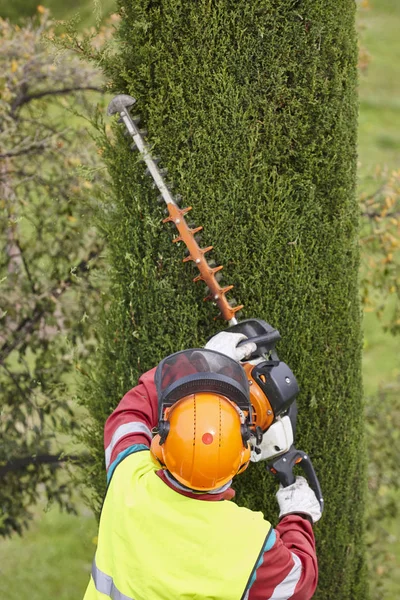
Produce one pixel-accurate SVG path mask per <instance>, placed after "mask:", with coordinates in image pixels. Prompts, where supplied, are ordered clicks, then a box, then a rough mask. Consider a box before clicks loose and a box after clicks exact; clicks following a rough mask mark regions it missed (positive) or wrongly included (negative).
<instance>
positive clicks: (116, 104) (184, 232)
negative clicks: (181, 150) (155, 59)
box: [107, 94, 243, 325]
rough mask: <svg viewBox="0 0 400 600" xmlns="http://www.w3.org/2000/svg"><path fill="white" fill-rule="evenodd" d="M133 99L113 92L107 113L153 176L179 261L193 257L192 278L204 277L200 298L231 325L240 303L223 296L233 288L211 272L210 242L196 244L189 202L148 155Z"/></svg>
mask: <svg viewBox="0 0 400 600" xmlns="http://www.w3.org/2000/svg"><path fill="white" fill-rule="evenodd" d="M135 103H136V100H135V98H132V96H128V95H126V94H121V95H119V96H116V97H115V98H113V100H111V102H110V104H109V106H108V110H107V114H108V115H113V114H115V113H119V115H120V121H122V122H123V123H124V124H125V127H126V129H127V131H128V133H129V135H130V136H131V137H132V139H133V142H134V145H133V146H132V147H133V148H137V149H138V150H139V152H140V153H141V154H142V156H143V160H144V162H145V163H146V166H147V171H148V173H149V174H150V175H151V177H152V178H153V181H154V183H155V186H156V187H157V188H158V189H159V191H160V193H161V196H162V199H163V200H164V202H165V204H166V205H167V209H168V214H169V216H168V217H167V218H166V219H164V221H163V222H164V223H168V222H171V223H174V225H175V227H176V228H177V230H178V233H179V235H178V236H177V237H176V238H175V239H173V240H172V241H173V242H183V243H184V244H185V245H186V247H187V249H188V255H187V256H186V258H184V259H183V262H188V261H193V262H194V264H195V265H196V267H197V268H198V269H199V271H200V275H198V276H197V277H195V278H194V279H193V281H195V282H196V281H204V282H205V284H206V285H207V286H208V289H209V294H208V296H206V298H204V300H212V301H213V302H215V303H216V304H217V305H218V307H219V309H220V311H221V315H220V316H221V317H222V318H224V319H226V320H227V321H229V323H230V325H235V324H236V323H237V320H236V318H235V314H236V313H237V312H238V311H239V310H241V309H242V308H243V306H231V305H230V303H229V301H228V300H227V298H226V294H227V292H228V291H229V290H231V289H232V288H233V286H232V285H229V286H226V287H221V286H220V285H219V283H218V281H217V279H216V277H215V274H216V273H218V272H219V271H221V269H222V268H223V267H222V265H220V266H218V267H212V266H210V265H209V264H208V262H207V260H206V258H205V254H206V253H207V252H209V251H210V250H212V248H213V247H212V246H208V247H207V248H200V246H199V245H198V243H197V241H196V239H195V237H194V236H195V234H196V233H198V232H199V231H200V230H201V229H202V227H195V228H190V227H189V225H188V224H187V222H186V220H185V215H186V214H187V213H188V212H189V211H190V210H191V209H192V207H191V206H189V207H187V208H182V209H181V208H179V206H178V204H177V202H176V200H175V198H174V197H173V196H172V194H171V192H170V187H169V186H168V185H167V184H166V183H165V181H164V173H163V172H162V170H160V169H159V168H158V166H157V162H158V161H159V159H156V158H153V157H152V156H151V152H150V148H149V146H148V144H147V143H146V141H145V140H144V139H143V138H144V135H145V133H144V131H141V130H140V129H139V128H138V126H137V125H138V121H139V117H132V116H131V114H130V112H129V111H130V108H131V107H132V106H133V105H134V104H135Z"/></svg>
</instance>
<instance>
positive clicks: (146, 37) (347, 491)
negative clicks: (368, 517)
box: [87, 0, 367, 600]
mask: <svg viewBox="0 0 400 600" xmlns="http://www.w3.org/2000/svg"><path fill="white" fill-rule="evenodd" d="M120 6H121V14H122V22H121V26H120V30H119V36H120V42H121V45H120V46H119V51H118V53H117V54H116V55H115V56H114V57H113V58H109V59H108V62H107V64H106V66H105V68H106V71H107V72H108V75H109V77H110V80H111V81H112V86H113V90H114V91H115V92H116V93H129V94H132V95H133V96H135V97H136V98H137V99H138V103H137V111H138V112H140V114H141V116H142V122H144V126H145V127H146V129H148V131H149V140H150V142H151V144H152V145H153V149H154V154H155V155H159V156H161V157H162V163H161V165H162V166H165V167H168V171H169V179H170V181H173V182H174V184H175V188H174V191H176V192H177V193H180V194H181V195H182V196H183V198H184V206H188V205H191V206H193V211H192V213H191V215H193V220H194V221H195V224H196V225H203V226H204V235H203V244H204V245H205V246H208V245H214V246H215V251H214V257H213V258H215V259H216V261H217V264H221V263H222V264H224V265H225V269H224V271H223V273H224V280H223V281H224V282H225V283H226V284H230V283H233V284H235V290H234V292H235V296H236V297H237V299H238V301H239V300H240V303H243V304H244V305H245V309H244V314H243V317H260V318H263V319H265V320H267V321H268V322H270V323H271V324H273V325H274V326H275V327H277V328H278V329H279V331H280V332H281V335H282V338H283V339H282V342H280V344H279V348H278V350H279V355H280V356H281V358H282V359H284V360H285V361H286V362H287V363H288V364H289V365H290V366H291V368H292V370H293V371H294V372H295V374H296V377H297V378H298V381H299V384H300V387H301V393H300V396H299V399H298V405H299V420H298V440H297V446H298V447H299V448H302V449H304V450H307V452H309V453H310V455H311V457H312V459H313V461H314V464H315V467H316V469H317V472H318V474H319V477H320V481H321V485H322V488H323V491H324V497H325V503H326V510H325V514H324V516H323V519H322V521H321V522H320V524H318V525H317V527H316V533H317V541H318V556H319V564H320V583H319V588H318V592H317V594H316V596H315V597H316V598H318V599H320V600H322V599H324V600H328V599H332V598H340V599H341V600H358V599H359V600H365V598H366V597H367V592H366V576H365V569H364V548H363V511H364V486H365V475H364V447H363V407H362V386H361V375H360V362H361V361H360V356H361V333H360V306H359V297H358V286H357V270H358V245H357V234H358V206H357V202H356V197H355V181H356V127H357V92H356V85H357V69H356V65H357V46H356V35H355V28H354V17H355V3H354V1H353V0H304V1H303V2H300V1H299V0H280V1H279V2H278V1H276V0H259V1H253V2H249V1H248V0H237V1H236V2H231V1H229V0H214V1H212V2H210V1H209V0H207V1H206V0H199V1H198V2H181V0H159V1H154V2H149V1H148V0H146V1H145V0H135V1H134V2H131V1H129V2H128V1H127V0H122V1H120ZM128 146H129V145H128V143H127V141H126V139H125V138H123V137H122V135H121V136H120V137H119V138H118V141H117V143H115V142H114V143H113V145H112V146H111V145H110V144H108V143H107V142H105V143H104V148H103V151H104V154H103V156H104V158H105V160H106V162H107V163H108V165H109V170H110V174H111V177H112V181H113V186H114V191H115V202H114V203H113V204H110V207H109V208H108V209H107V210H106V211H104V216H103V225H104V231H105V234H106V237H107V240H108V245H109V253H110V262H111V265H112V268H111V274H110V276H111V291H112V294H111V300H110V304H109V306H108V308H107V312H106V314H105V317H104V323H105V327H104V340H105V341H104V347H103V349H102V352H101V353H100V354H99V360H98V370H97V374H96V384H93V386H92V387H91V388H90V387H89V388H88V390H87V405H88V406H89V408H90V410H91V411H92V414H93V415H94V417H95V419H96V423H97V425H96V427H94V428H93V430H92V434H91V436H92V437H91V442H92V444H93V445H96V446H95V448H96V449H95V452H97V454H98V457H99V467H98V469H99V471H98V472H99V474H100V469H102V468H103V467H102V464H100V460H101V459H100V455H101V448H100V441H99V439H100V437H101V429H102V427H103V423H104V420H105V418H106V417H107V416H108V414H109V412H110V411H111V410H112V408H113V407H114V406H115V405H116V404H117V402H118V401H119V399H120V397H121V396H122V395H123V394H124V393H125V392H126V391H127V390H128V389H129V388H130V387H132V386H133V385H135V383H136V381H137V377H138V375H139V374H140V373H141V372H143V371H144V370H147V369H149V368H150V367H152V366H154V365H155V364H157V362H158V361H159V360H160V359H161V358H162V357H163V356H165V355H166V354H169V353H172V352H175V351H177V350H179V349H182V348H186V347H193V346H201V345H203V344H204V343H205V341H206V338H207V337H208V336H209V335H211V334H212V333H214V332H215V331H216V329H217V327H224V326H225V325H224V324H222V323H221V324H219V325H217V324H216V323H215V322H214V321H213V317H214V316H215V315H216V313H217V309H216V308H215V307H213V306H212V305H211V304H210V303H203V302H202V298H203V296H205V295H206V293H205V290H204V288H202V286H201V284H196V285H197V287H196V285H194V284H192V282H191V276H193V275H194V274H195V272H194V269H193V271H192V272H191V268H192V267H188V266H187V265H184V264H183V263H182V261H181V259H182V258H183V248H182V247H176V246H175V245H172V244H171V239H172V236H173V232H172V230H168V229H167V227H166V226H163V225H162V224H161V218H162V216H163V213H162V208H160V207H159V205H157V201H156V192H155V191H154V190H153V189H152V187H151V180H150V178H148V177H146V176H145V175H144V168H143V165H142V164H139V162H138V160H137V155H136V154H132V153H130V152H129V150H128ZM178 246H179V245H178ZM105 398H107V401H104V399H105ZM97 479H99V477H98V478H97ZM97 488H98V491H100V488H101V489H104V487H101V486H99V485H98V486H97ZM235 488H236V489H237V492H238V493H237V499H238V502H239V503H242V504H246V505H247V506H249V507H251V508H253V509H257V510H262V511H263V512H264V513H265V514H266V515H267V516H268V517H269V518H270V519H271V520H273V521H274V520H276V518H277V506H276V502H275V498H274V493H275V491H276V484H275V482H274V481H273V480H272V478H271V476H270V475H269V474H267V473H266V471H265V467H264V466H263V465H257V466H254V465H252V466H251V467H250V469H248V471H247V473H246V474H245V475H243V476H240V477H238V478H237V480H236V481H235ZM246 540H247V542H246ZM243 543H251V532H243Z"/></svg>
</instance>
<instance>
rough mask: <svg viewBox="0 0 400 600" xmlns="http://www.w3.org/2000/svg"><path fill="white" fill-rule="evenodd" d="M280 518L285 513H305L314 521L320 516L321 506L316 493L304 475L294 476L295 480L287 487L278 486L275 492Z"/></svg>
mask: <svg viewBox="0 0 400 600" xmlns="http://www.w3.org/2000/svg"><path fill="white" fill-rule="evenodd" d="M276 499H277V500H278V504H279V508H280V513H279V518H280V519H281V518H282V517H284V516H285V515H290V514H299V513H300V514H305V515H308V516H309V517H311V519H312V522H313V523H316V522H317V521H319V519H320V518H321V514H322V513H321V507H320V505H319V502H318V500H317V497H316V495H315V494H314V492H313V490H312V489H311V488H310V486H309V485H308V483H307V480H306V479H305V478H304V477H296V481H295V482H294V483H292V485H289V486H288V487H285V488H284V487H282V486H280V488H279V490H278V491H277V493H276Z"/></svg>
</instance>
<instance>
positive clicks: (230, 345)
mask: <svg viewBox="0 0 400 600" xmlns="http://www.w3.org/2000/svg"><path fill="white" fill-rule="evenodd" d="M242 340H247V337H246V336H245V335H244V334H243V333H228V332H227V331H221V332H220V333H217V335H214V336H213V337H212V338H211V339H210V340H208V342H207V344H206V345H205V346H204V348H205V349H206V350H214V351H215V352H221V354H225V356H229V358H233V360H236V362H240V361H241V360H244V359H245V358H249V356H251V355H252V354H253V352H255V351H256V350H257V346H256V344H255V343H254V342H249V343H248V344H243V345H242V346H239V347H238V343H239V342H241V341H242Z"/></svg>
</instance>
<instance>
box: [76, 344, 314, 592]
mask: <svg viewBox="0 0 400 600" xmlns="http://www.w3.org/2000/svg"><path fill="white" fill-rule="evenodd" d="M227 336H228V337H227ZM243 337H245V336H243V335H242V334H236V333H235V334H234V333H228V332H221V333H219V334H217V336H214V338H212V339H211V340H210V342H209V343H208V344H207V345H206V347H205V348H204V349H198V348H197V349H191V350H186V351H182V352H177V353H175V354H173V355H171V356H168V357H167V358H165V359H164V360H163V361H161V363H160V364H159V365H158V367H157V368H154V369H152V370H151V371H148V372H147V373H145V374H144V375H142V376H141V377H140V379H139V382H138V385H137V386H136V387H134V388H133V389H132V390H130V391H129V392H128V393H127V394H126V395H125V396H124V397H123V398H122V400H121V402H120V403H119V405H118V407H117V408H116V409H115V410H114V412H113V413H112V415H111V416H110V417H109V418H108V420H107V422H106V425H105V460H106V468H107V478H108V487H107V492H106V496H105V500H104V504H103V508H102V513H101V518H100V526H99V535H98V545H97V550H96V554H95V558H94V561H93V566H92V573H91V578H90V582H89V585H88V588H87V591H86V595H85V597H84V600H95V599H96V600H101V599H103V598H112V599H113V600H191V599H193V600H206V599H207V600H208V599H209V600H211V599H215V600H267V599H270V600H286V599H289V598H291V599H293V600H308V599H309V598H311V597H312V596H313V594H314V591H315V589H316V585H317V578H318V568H317V558H316V553H315V540H314V535H313V524H314V523H315V522H316V521H318V519H319V518H320V517H321V509H320V505H319V503H318V501H317V498H316V496H315V494H314V492H313V491H312V490H311V488H310V487H309V486H308V484H307V481H306V480H305V479H304V478H302V477H297V478H296V482H295V483H294V484H293V485H291V486H289V487H286V488H280V489H279V491H278V492H277V494H276V496H277V501H278V505H279V509H280V513H279V519H280V520H279V523H278V525H277V526H276V527H275V528H273V527H272V526H271V524H270V523H269V522H268V521H267V520H265V519H264V517H263V514H262V513H261V512H255V511H251V510H249V509H247V508H244V507H239V506H238V505H236V504H235V503H234V502H231V500H232V498H233V497H234V495H235V492H234V490H233V489H232V479H233V478H234V477H235V476H236V475H237V474H239V473H242V472H243V471H244V470H245V469H246V468H247V466H248V465H249V461H250V458H251V446H250V443H249V442H250V433H251V432H249V429H248V426H247V425H246V420H245V417H244V415H245V411H244V410H243V408H244V407H246V405H247V406H249V401H250V399H249V386H248V381H247V378H246V375H245V372H244V369H243V368H242V366H241V365H240V361H241V360H243V359H244V358H246V357H248V356H250V354H251V353H252V352H253V351H254V349H255V346H254V344H253V343H252V342H248V343H245V344H244V345H242V346H240V347H239V346H238V345H237V344H238V343H239V341H241V340H242V339H243ZM271 504H272V503H271ZM265 508H266V511H267V512H268V511H271V512H272V510H273V507H272V505H271V506H269V505H268V506H266V507H265Z"/></svg>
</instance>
